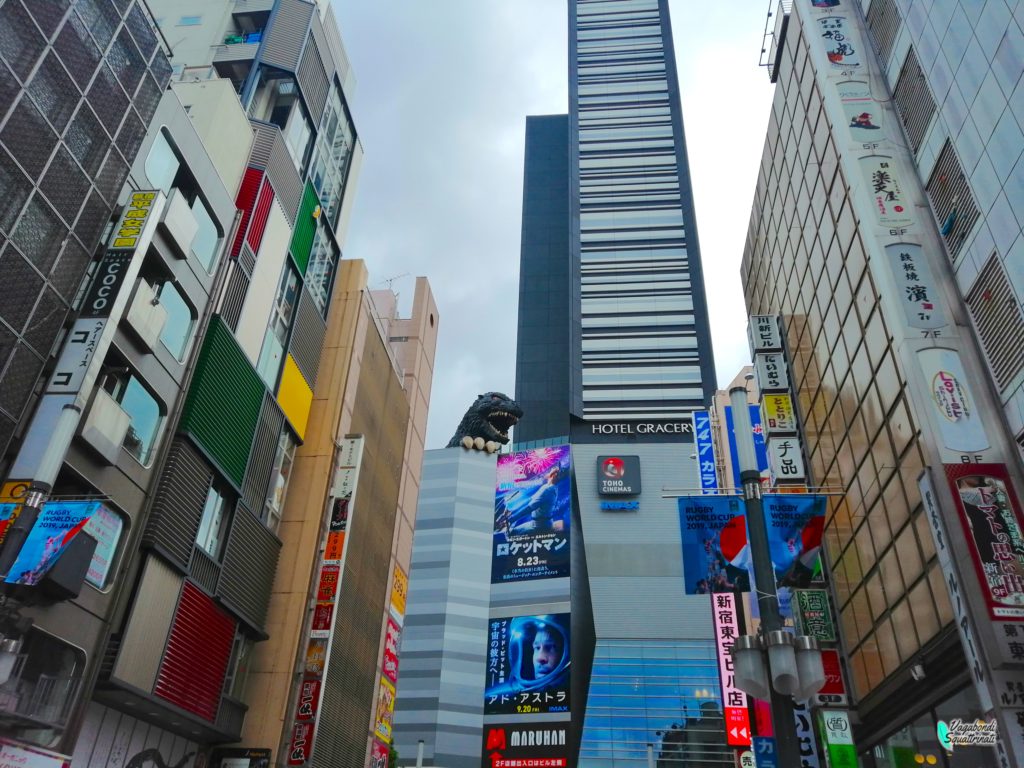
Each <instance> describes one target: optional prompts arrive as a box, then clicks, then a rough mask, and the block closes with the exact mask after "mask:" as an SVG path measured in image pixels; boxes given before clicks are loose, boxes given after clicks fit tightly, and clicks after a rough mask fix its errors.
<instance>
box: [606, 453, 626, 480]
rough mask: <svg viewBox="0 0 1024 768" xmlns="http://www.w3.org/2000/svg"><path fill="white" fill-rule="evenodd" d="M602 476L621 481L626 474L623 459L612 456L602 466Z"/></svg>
mask: <svg viewBox="0 0 1024 768" xmlns="http://www.w3.org/2000/svg"><path fill="white" fill-rule="evenodd" d="M601 474H603V475H604V476H605V477H609V478H611V479H612V480H620V479H622V478H623V477H624V476H625V474H626V464H625V462H624V461H623V460H622V459H620V458H617V457H615V456H611V457H609V458H607V459H605V460H604V464H602V465H601Z"/></svg>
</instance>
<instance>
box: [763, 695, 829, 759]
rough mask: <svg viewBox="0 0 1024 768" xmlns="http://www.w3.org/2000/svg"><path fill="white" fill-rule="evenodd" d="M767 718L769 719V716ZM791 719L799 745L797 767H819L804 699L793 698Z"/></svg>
mask: <svg viewBox="0 0 1024 768" xmlns="http://www.w3.org/2000/svg"><path fill="white" fill-rule="evenodd" d="M757 703H758V704H762V703H767V702H760V701H759V702H757ZM768 720H769V722H770V721H771V717H770V716H769V718H768ZM793 720H794V721H795V725H796V741H797V744H798V745H799V747H800V766H799V768H820V765H821V763H820V762H819V760H818V746H817V744H816V743H815V741H814V718H813V716H812V715H811V707H810V705H809V704H808V703H807V701H806V700H802V699H793Z"/></svg>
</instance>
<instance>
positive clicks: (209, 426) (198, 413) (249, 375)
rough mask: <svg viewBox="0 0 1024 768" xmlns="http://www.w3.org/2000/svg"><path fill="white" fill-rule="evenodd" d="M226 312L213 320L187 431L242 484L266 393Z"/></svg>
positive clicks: (191, 395) (188, 405)
mask: <svg viewBox="0 0 1024 768" xmlns="http://www.w3.org/2000/svg"><path fill="white" fill-rule="evenodd" d="M265 391H266V390H265V388H264V386H263V382H262V381H260V378H259V376H258V375H257V373H256V371H255V370H254V369H253V367H252V364H251V363H250V362H249V360H248V359H247V358H246V357H245V354H244V353H243V352H242V350H241V349H240V348H239V346H238V344H237V342H236V341H235V339H234V336H232V335H231V331H230V330H228V327H227V326H226V325H225V324H224V321H223V320H222V319H221V318H220V316H219V315H218V316H215V317H214V318H213V321H212V322H211V323H210V330H209V331H208V332H207V334H206V339H205V340H204V341H203V349H202V352H200V353H199V362H198V363H197V364H196V372H195V377H194V378H193V379H192V384H191V386H190V387H189V390H188V399H187V400H186V401H185V412H184V414H183V416H182V418H181V431H182V432H185V433H186V434H188V435H189V436H190V437H191V438H192V439H193V440H195V442H196V443H197V444H198V445H199V446H200V447H202V448H203V449H204V450H205V451H206V453H207V455H208V456H209V457H210V458H211V459H212V460H213V461H214V462H215V463H216V464H217V465H218V467H219V469H220V470H221V471H222V472H223V473H224V474H225V475H226V476H227V477H228V478H229V479H230V480H231V481H232V482H234V484H235V486H236V487H241V485H242V478H243V477H244V476H245V467H246V464H247V463H248V461H249V450H250V448H251V447H252V440H253V435H254V434H255V432H256V423H257V421H258V419H259V415H260V407H261V405H262V404H263V395H264V392H265Z"/></svg>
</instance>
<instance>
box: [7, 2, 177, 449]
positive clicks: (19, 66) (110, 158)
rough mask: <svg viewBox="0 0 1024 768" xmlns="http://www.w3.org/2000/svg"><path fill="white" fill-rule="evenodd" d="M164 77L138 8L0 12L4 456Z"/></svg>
mask: <svg viewBox="0 0 1024 768" xmlns="http://www.w3.org/2000/svg"><path fill="white" fill-rule="evenodd" d="M170 73H171V65H170V63H169V62H168V61H167V57H166V55H165V53H164V51H163V49H162V48H161V47H160V46H159V44H158V41H157V35H156V31H155V30H154V28H153V24H152V20H151V17H150V15H149V11H148V9H147V7H146V4H145V3H144V2H135V1H133V0H124V1H123V2H117V3H111V2H109V0H103V2H96V1H95V0H92V1H89V2H87V1H86V0H74V1H73V2H68V1H67V0H64V1H63V2H42V1H41V0H8V1H7V2H4V3H0V197H2V198H3V199H2V202H0V283H2V284H3V285H5V286H15V287H16V288H17V290H15V291H12V292H8V293H9V295H8V296H7V297H5V299H4V301H3V302H0V453H2V452H3V451H4V450H5V449H6V447H7V445H8V442H9V440H10V438H11V436H12V435H13V434H14V432H15V430H16V428H17V426H18V424H19V423H21V422H23V420H24V417H25V411H26V405H27V404H28V403H29V401H30V399H31V396H32V393H33V391H34V390H35V389H36V382H37V379H38V378H39V376H40V374H41V373H42V371H43V366H44V363H45V361H46V359H47V357H48V355H49V354H50V352H51V349H52V347H53V345H54V343H55V342H56V340H57V338H58V335H59V333H60V330H61V327H62V325H63V323H64V320H65V318H66V317H67V315H68V313H69V312H70V310H71V302H72V301H73V299H74V297H75V294H76V292H77V290H78V288H79V286H80V284H81V282H82V280H83V278H84V276H85V273H86V268H87V266H88V264H89V262H90V260H91V258H92V256H93V253H94V251H95V249H96V246H97V245H98V244H99V240H100V235H101V233H102V232H103V228H104V226H105V225H106V224H107V222H108V220H109V218H110V214H111V211H112V209H113V207H114V205H115V203H116V199H117V195H118V193H119V192H120V191H121V185H122V184H123V182H124V180H125V179H126V178H127V176H128V169H129V166H130V165H131V163H132V162H133V161H134V159H135V156H136V154H137V153H138V150H139V146H140V145H141V143H142V140H143V138H144V136H145V133H146V126H147V125H148V124H149V122H150V120H151V119H152V117H153V114H154V113H155V111H156V108H157V103H158V102H159V101H160V97H161V93H162V92H163V90H164V89H165V88H166V86H167V82H168V80H169V78H170Z"/></svg>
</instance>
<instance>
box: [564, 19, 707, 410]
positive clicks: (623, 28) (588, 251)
mask: <svg viewBox="0 0 1024 768" xmlns="http://www.w3.org/2000/svg"><path fill="white" fill-rule="evenodd" d="M571 34H573V36H574V40H573V47H572V51H573V53H572V54H571V55H574V59H575V60H574V62H573V74H574V76H575V80H574V83H573V86H574V87H573V91H572V96H571V99H572V100H573V103H572V110H573V111H572V117H573V121H572V130H574V131H575V135H574V136H572V138H571V140H572V141H574V142H575V150H576V162H577V165H576V168H575V169H574V172H575V173H576V176H577V179H576V180H577V183H578V186H577V190H578V194H579V209H578V211H579V230H578V241H577V243H576V244H577V245H578V248H579V260H580V266H579V269H580V289H579V290H580V298H579V308H580V322H581V328H580V331H579V333H580V346H581V352H580V355H581V366H582V371H581V374H582V376H581V380H580V382H579V387H580V389H581V391H582V407H583V415H584V417H591V418H623V419H632V418H636V419H640V418H680V417H683V416H685V415H686V414H688V413H689V412H690V411H691V410H693V409H695V408H700V407H701V406H702V404H703V403H704V402H705V399H706V397H707V396H708V395H709V394H710V393H709V392H707V393H706V392H705V385H707V386H711V387H713V386H714V375H713V373H711V374H710V375H709V373H710V368H709V366H710V365H711V363H710V358H711V350H710V341H709V339H708V338H707V336H706V329H707V321H706V309H705V307H704V297H703V285H702V283H701V282H700V281H699V277H698V279H697V282H696V283H695V281H694V277H695V275H699V255H698V253H697V251H696V248H695V247H694V246H695V243H694V242H693V240H692V238H691V239H688V238H687V230H688V229H691V230H692V228H693V221H692V206H691V203H690V200H691V192H690V188H689V178H688V170H687V169H686V162H685V151H683V150H682V142H683V137H682V120H681V118H680V108H679V97H678V93H677V91H676V86H675V71H674V65H673V63H672V49H671V39H670V30H669V24H668V12H667V6H666V5H665V4H664V3H662V2H659V0H611V1H609V0H577V2H576V3H575V13H574V18H573V29H572V33H571ZM695 303H696V304H697V305H698V306H697V307H695Z"/></svg>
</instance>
